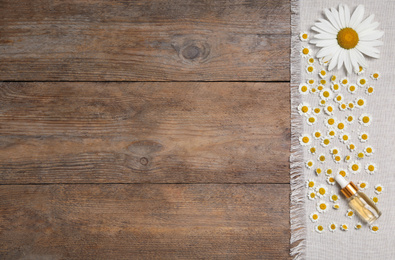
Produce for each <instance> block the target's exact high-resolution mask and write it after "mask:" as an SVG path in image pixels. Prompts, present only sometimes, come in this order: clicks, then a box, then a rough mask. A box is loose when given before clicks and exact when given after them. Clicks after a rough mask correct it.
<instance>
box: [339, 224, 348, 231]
mask: <svg viewBox="0 0 395 260" xmlns="http://www.w3.org/2000/svg"><path fill="white" fill-rule="evenodd" d="M340 229H341V230H342V231H348V225H347V224H341V226H340Z"/></svg>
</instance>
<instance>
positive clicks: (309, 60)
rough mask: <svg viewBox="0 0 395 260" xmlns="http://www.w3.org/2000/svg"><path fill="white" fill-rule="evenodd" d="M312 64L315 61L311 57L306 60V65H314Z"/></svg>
mask: <svg viewBox="0 0 395 260" xmlns="http://www.w3.org/2000/svg"><path fill="white" fill-rule="evenodd" d="M314 62H315V59H314V58H313V57H310V58H309V59H308V60H307V63H308V64H314Z"/></svg>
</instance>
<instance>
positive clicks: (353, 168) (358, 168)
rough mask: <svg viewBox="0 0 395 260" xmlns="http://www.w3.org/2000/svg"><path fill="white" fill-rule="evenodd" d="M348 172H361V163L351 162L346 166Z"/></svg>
mask: <svg viewBox="0 0 395 260" xmlns="http://www.w3.org/2000/svg"><path fill="white" fill-rule="evenodd" d="M348 170H349V171H350V172H352V173H354V174H356V173H359V172H360V171H361V163H360V162H358V161H353V162H352V163H350V164H349V165H348Z"/></svg>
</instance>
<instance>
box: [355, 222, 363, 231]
mask: <svg viewBox="0 0 395 260" xmlns="http://www.w3.org/2000/svg"><path fill="white" fill-rule="evenodd" d="M354 228H355V229H356V230H360V229H361V228H362V224H361V222H358V223H357V224H355V226H354Z"/></svg>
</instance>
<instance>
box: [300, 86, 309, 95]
mask: <svg viewBox="0 0 395 260" xmlns="http://www.w3.org/2000/svg"><path fill="white" fill-rule="evenodd" d="M298 90H299V93H300V94H302V95H307V94H309V90H310V87H309V85H307V84H304V83H302V84H300V85H299V88H298Z"/></svg>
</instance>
